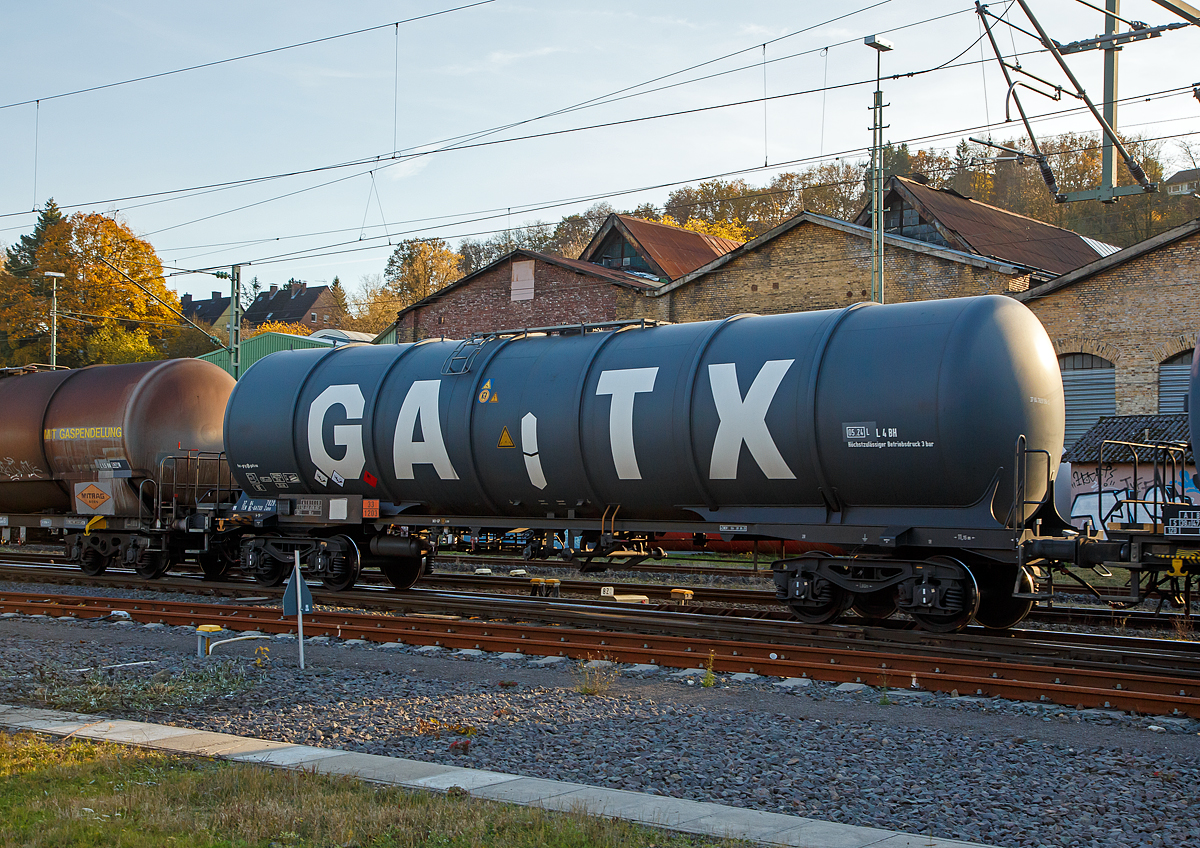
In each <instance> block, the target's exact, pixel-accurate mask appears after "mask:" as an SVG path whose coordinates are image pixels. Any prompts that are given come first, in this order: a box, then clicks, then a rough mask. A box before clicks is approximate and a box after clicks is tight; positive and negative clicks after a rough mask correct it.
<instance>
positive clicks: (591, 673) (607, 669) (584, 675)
mask: <svg viewBox="0 0 1200 848" xmlns="http://www.w3.org/2000/svg"><path fill="white" fill-rule="evenodd" d="M620 676H621V667H620V666H618V665H617V664H616V663H615V662H613V661H612V660H611V659H609V658H608V657H607V656H605V657H604V658H602V659H600V660H593V659H592V655H591V654H588V656H587V659H586V660H580V661H579V662H577V663H576V664H575V665H573V666H572V667H571V677H572V679H573V680H574V681H575V686H574V689H575V691H576V692H578V693H579V694H580V695H604V694H606V693H607V692H608V690H609V689H611V688H612V685H613V684H614V683H616V682H617V678H618V677H620Z"/></svg>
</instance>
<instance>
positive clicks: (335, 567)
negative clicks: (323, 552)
mask: <svg viewBox="0 0 1200 848" xmlns="http://www.w3.org/2000/svg"><path fill="white" fill-rule="evenodd" d="M336 539H337V540H338V541H340V542H343V543H344V544H345V545H346V550H344V551H331V552H330V559H329V570H328V571H327V572H326V573H325V576H324V577H322V578H321V585H322V586H324V587H325V588H326V589H328V590H329V591H331V592H341V591H343V590H345V589H349V588H350V587H351V586H353V585H354V582H355V581H356V580H358V572H359V561H358V548H357V547H356V546H355V544H354V542H352V541H350V539H348V538H346V537H345V536H338V537H336Z"/></svg>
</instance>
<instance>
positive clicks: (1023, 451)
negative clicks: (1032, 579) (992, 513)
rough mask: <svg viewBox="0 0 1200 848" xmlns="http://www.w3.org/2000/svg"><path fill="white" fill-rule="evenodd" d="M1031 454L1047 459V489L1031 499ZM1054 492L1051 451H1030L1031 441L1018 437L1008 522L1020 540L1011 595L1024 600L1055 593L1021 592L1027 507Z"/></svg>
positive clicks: (1046, 596) (1039, 503)
mask: <svg viewBox="0 0 1200 848" xmlns="http://www.w3.org/2000/svg"><path fill="white" fill-rule="evenodd" d="M1031 454H1042V455H1043V456H1045V458H1046V486H1045V489H1044V490H1043V491H1045V492H1046V494H1045V496H1044V497H1043V498H1042V499H1041V500H1036V501H1034V500H1030V499H1029V496H1028V494H1027V492H1028V483H1029V457H1030V455H1031ZM1052 493H1053V489H1052V488H1051V481H1050V451H1048V450H1044V449H1042V448H1035V449H1033V450H1030V448H1029V445H1028V440H1027V439H1026V438H1025V434H1024V433H1022V434H1021V435H1019V436H1017V444H1016V451H1015V456H1014V462H1013V505H1012V511H1011V512H1010V513H1009V520H1008V521H1006V522H1005V523H1006V524H1011V525H1012V528H1013V533H1014V536H1015V538H1016V540H1017V574H1016V580H1015V581H1014V582H1013V592H1012V596H1013V597H1014V598H1020V599H1022V600H1025V599H1029V600H1042V599H1045V598H1049V597H1051V596H1052V595H1053V594H1054V593H1053V591H1050V592H1036V591H1035V592H1022V591H1021V576H1022V573H1023V572H1024V571H1025V546H1024V545H1023V544H1022V541H1023V539H1022V537H1023V536H1024V535H1025V531H1026V530H1027V529H1029V526H1028V525H1027V524H1026V522H1025V508H1026V507H1030V506H1034V507H1037V506H1041V505H1042V504H1043V503H1045V501H1046V498H1048V497H1050V496H1051V495H1052Z"/></svg>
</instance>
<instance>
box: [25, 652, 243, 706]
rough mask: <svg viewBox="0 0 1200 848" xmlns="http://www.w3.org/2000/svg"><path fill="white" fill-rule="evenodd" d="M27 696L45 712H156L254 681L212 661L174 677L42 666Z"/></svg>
mask: <svg viewBox="0 0 1200 848" xmlns="http://www.w3.org/2000/svg"><path fill="white" fill-rule="evenodd" d="M33 684H34V685H33V690H32V691H31V692H30V693H29V694H30V697H31V698H32V699H33V700H34V701H36V702H37V703H39V704H41V705H42V706H45V707H50V708H52V709H58V710H78V711H80V712H101V713H103V712H109V711H112V710H120V709H133V710H156V709H166V708H172V707H182V706H191V705H194V704H200V703H203V702H204V701H206V700H208V699H209V698H215V697H219V696H222V695H229V694H232V693H236V692H241V691H244V690H246V689H248V688H249V687H250V686H251V685H252V681H251V680H250V679H249V678H248V677H247V676H246V673H245V671H244V670H243V669H242V668H240V667H239V666H238V664H237V662H236V661H234V660H224V661H220V662H212V663H210V664H207V665H205V666H204V667H203V668H201V669H198V670H187V669H185V670H184V671H182V672H180V673H178V674H164V673H163V672H159V673H158V674H155V675H154V676H153V677H150V678H148V679H147V678H146V677H145V676H144V674H142V673H138V672H122V671H120V670H112V669H110V670H105V669H90V670H88V671H85V672H82V673H80V672H74V671H69V670H67V669H64V668H61V667H58V666H53V665H44V666H39V667H38V668H37V669H36V670H35V672H34V677H33Z"/></svg>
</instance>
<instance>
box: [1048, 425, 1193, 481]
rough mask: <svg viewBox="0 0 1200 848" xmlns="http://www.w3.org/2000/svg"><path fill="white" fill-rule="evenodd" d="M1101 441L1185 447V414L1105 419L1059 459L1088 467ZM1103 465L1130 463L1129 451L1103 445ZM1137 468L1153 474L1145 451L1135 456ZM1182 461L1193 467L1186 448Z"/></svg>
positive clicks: (1097, 456) (1096, 457)
mask: <svg viewBox="0 0 1200 848" xmlns="http://www.w3.org/2000/svg"><path fill="white" fill-rule="evenodd" d="M1105 441H1117V442H1135V443H1137V444H1147V443H1149V442H1180V443H1182V444H1188V443H1189V442H1190V441H1191V436H1190V434H1189V432H1188V414H1187V413H1186V412H1179V413H1168V414H1160V415H1109V416H1106V417H1104V418H1101V419H1100V420H1099V421H1097V422H1096V423H1095V424H1093V425H1092V427H1091V429H1090V430H1088V431H1087V432H1086V433H1084V434H1083V435H1082V436H1080V437H1079V439H1078V440H1077V441H1076V442H1075V444H1074V445H1072V446H1071V449H1070V450H1069V451H1067V453H1066V455H1065V456H1063V461H1064V462H1078V463H1089V462H1097V461H1099V459H1100V446H1101V444H1102V443H1103V442H1105ZM1104 461H1105V462H1106V463H1107V462H1133V451H1132V450H1131V449H1130V448H1127V447H1123V446H1121V445H1105V446H1104ZM1138 461H1139V464H1144V465H1145V466H1146V473H1147V474H1150V473H1153V465H1154V457H1153V456H1151V455H1149V453H1147V452H1145V451H1140V452H1139V455H1138ZM1184 461H1185V462H1187V463H1194V462H1195V460H1194V459H1193V458H1192V449H1191V447H1190V445H1189V447H1188V449H1187V451H1186V453H1185V454H1184Z"/></svg>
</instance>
